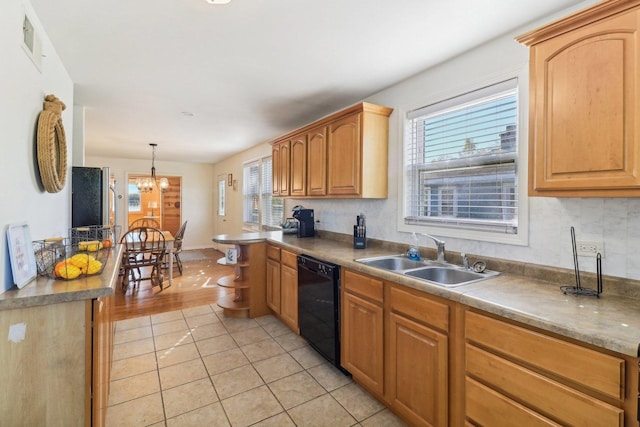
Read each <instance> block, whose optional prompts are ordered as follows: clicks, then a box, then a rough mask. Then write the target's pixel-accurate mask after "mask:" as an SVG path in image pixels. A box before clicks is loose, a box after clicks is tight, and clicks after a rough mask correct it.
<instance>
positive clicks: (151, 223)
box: [129, 218, 160, 230]
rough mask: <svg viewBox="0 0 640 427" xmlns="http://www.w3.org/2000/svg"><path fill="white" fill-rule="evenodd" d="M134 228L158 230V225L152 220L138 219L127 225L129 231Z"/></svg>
mask: <svg viewBox="0 0 640 427" xmlns="http://www.w3.org/2000/svg"><path fill="white" fill-rule="evenodd" d="M136 227H152V228H158V229H159V228H160V223H159V222H158V221H156V220H155V219H153V218H138V219H136V220H135V221H133V222H132V223H131V224H130V225H129V230H131V229H133V228H136Z"/></svg>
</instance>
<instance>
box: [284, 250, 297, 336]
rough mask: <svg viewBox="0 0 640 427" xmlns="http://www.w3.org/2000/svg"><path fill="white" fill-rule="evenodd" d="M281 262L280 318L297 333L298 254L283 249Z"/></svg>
mask: <svg viewBox="0 0 640 427" xmlns="http://www.w3.org/2000/svg"><path fill="white" fill-rule="evenodd" d="M281 257H282V258H281V264H280V318H281V319H282V321H283V322H284V323H286V324H287V326H289V328H291V330H293V331H294V332H295V333H297V334H299V333H300V327H299V326H298V267H297V259H296V254H294V253H293V252H288V251H285V250H282V252H281Z"/></svg>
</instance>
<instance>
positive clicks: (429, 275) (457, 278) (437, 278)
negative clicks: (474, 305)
mask: <svg viewBox="0 0 640 427" xmlns="http://www.w3.org/2000/svg"><path fill="white" fill-rule="evenodd" d="M404 274H406V275H407V276H411V277H416V278H418V279H424V280H428V281H430V282H436V283H440V284H443V285H445V286H446V285H461V284H463V283H464V284H466V283H470V282H475V281H477V280H484V279H486V278H488V277H489V276H487V275H486V273H475V272H473V271H467V270H459V269H456V268H451V267H449V268H447V267H426V268H419V269H417V270H412V271H406V272H405V273H404Z"/></svg>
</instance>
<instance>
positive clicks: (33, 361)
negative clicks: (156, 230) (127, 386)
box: [0, 297, 113, 427]
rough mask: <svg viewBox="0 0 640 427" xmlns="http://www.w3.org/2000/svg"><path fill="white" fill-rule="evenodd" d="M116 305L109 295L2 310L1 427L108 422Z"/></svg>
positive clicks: (0, 329) (0, 354)
mask: <svg viewBox="0 0 640 427" xmlns="http://www.w3.org/2000/svg"><path fill="white" fill-rule="evenodd" d="M112 303H113V298H112V297H105V298H99V299H97V300H78V301H69V302H61V303H56V304H48V305H42V306H34V307H24V308H16V309H12V310H3V311H2V312H1V315H0V332H1V333H2V336H3V337H4V340H5V342H4V343H3V344H2V346H0V365H1V366H2V369H0V390H2V391H3V392H4V394H3V397H4V398H3V399H1V400H0V425H2V426H5V425H6V426H65V427H67V426H78V427H81V426H85V427H86V426H91V425H93V426H102V425H104V424H105V416H106V408H107V404H108V397H109V375H110V370H111V360H112V349H113V323H112V321H111V305H112ZM92 325H93V327H92ZM23 328H24V329H23ZM21 330H22V331H23V333H21V332H20V331H21Z"/></svg>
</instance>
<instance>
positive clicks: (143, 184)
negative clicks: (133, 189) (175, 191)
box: [136, 143, 169, 193]
mask: <svg viewBox="0 0 640 427" xmlns="http://www.w3.org/2000/svg"><path fill="white" fill-rule="evenodd" d="M149 145H150V146H151V150H152V157H151V177H150V178H149V177H146V178H138V179H137V180H136V186H137V187H138V190H140V191H141V192H142V193H148V192H151V191H153V187H155V186H157V187H158V188H159V189H160V191H165V190H166V189H167V188H169V180H168V179H167V178H165V177H162V178H160V179H159V180H157V181H158V182H156V147H157V146H158V144H155V143H150V144H149Z"/></svg>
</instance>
